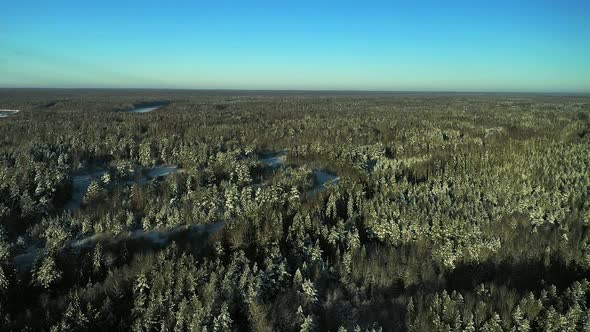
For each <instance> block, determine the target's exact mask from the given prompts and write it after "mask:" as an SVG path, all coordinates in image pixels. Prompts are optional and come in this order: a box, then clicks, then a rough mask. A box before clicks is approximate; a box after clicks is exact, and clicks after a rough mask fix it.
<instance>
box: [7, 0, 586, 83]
mask: <svg viewBox="0 0 590 332" xmlns="http://www.w3.org/2000/svg"><path fill="white" fill-rule="evenodd" d="M0 8H1V11H2V14H1V15H0V87H56V88H57V87H72V88H172V89H174V88H188V89H250V90H267V89H276V90H292V89H294V90H377V91H483V92H486V91H496V92H504V91H506V92H578V93H579V92H581V93H588V92H590V1H588V0H551V1H549V0H536V1H532V0H531V1H519V0H512V1H504V0H495V1H489V0H479V1H477V0H471V1H457V0H444V1H443V0H437V1H421V0H413V1H411V0H406V1H395V0H390V1H371V0H367V1H346V0H342V1H330V0H326V1H319V0H314V1H308V0H299V1H290V0H274V1H247V0H243V1H226V0H214V1H195V0H193V1H175V0H168V1H164V0H161V1H150V0H141V1H135V0H132V1H124V0H118V1H111V0H101V1H97V0H87V1H80V0H75V1H74V0H68V1H60V0H55V1H47V0H37V1H29V0H0Z"/></svg>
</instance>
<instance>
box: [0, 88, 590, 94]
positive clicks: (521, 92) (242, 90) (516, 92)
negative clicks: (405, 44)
mask: <svg viewBox="0 0 590 332" xmlns="http://www.w3.org/2000/svg"><path fill="white" fill-rule="evenodd" d="M0 90H118V91H124V90H129V91H201V92H293V93H305V92H328V93H357V94H362V93H371V94H376V93H385V94H403V93H407V94H412V93H420V94H422V93H424V94H427V93H435V94H436V93H439V94H507V95H508V94H518V95H526V94H531V95H577V96H579V95H582V96H585V95H588V96H590V91H585V92H582V91H539V90H536V91H535V90H533V91H526V90H518V91H502V90H411V89H410V90H364V89H236V88H157V87H8V86H0Z"/></svg>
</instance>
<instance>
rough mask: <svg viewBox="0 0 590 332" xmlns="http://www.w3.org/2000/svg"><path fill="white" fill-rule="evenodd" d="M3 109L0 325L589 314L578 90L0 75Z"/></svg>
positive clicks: (432, 324)
mask: <svg viewBox="0 0 590 332" xmlns="http://www.w3.org/2000/svg"><path fill="white" fill-rule="evenodd" d="M138 108H150V110H144V111H145V112H144V111H142V112H134V111H133V110H137V109H138ZM151 108H154V109H153V110H152V109H151ZM0 109H7V110H19V112H14V113H11V114H6V116H3V117H0V133H1V134H0V326H1V329H2V330H28V331H39V330H47V331H80V330H82V331H83V330H108V329H116V330H125V331H127V330H133V331H150V330H158V331H172V330H174V331H185V330H191V331H320V330H321V331H339V332H341V331H398V330H402V331H540V330H542V331H577V330H588V329H590V234H589V226H590V97H587V96H582V95H578V96H576V95H572V96H550V95H521V94H512V95H493V94H427V93H415V94H409V93H406V94H393V93H389V94H388V93H365V94H363V93H356V94H353V93H344V92H343V93H335V92H334V93H327V92H326V93H320V92H317V93H304V92H301V93H287V92H285V93H271V92H224V91H208V92H204V91H174V90H168V91H156V90H19V89H13V90H10V89H3V90H0Z"/></svg>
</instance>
